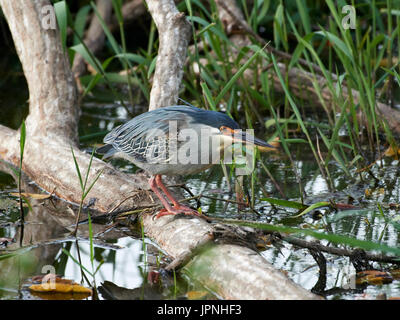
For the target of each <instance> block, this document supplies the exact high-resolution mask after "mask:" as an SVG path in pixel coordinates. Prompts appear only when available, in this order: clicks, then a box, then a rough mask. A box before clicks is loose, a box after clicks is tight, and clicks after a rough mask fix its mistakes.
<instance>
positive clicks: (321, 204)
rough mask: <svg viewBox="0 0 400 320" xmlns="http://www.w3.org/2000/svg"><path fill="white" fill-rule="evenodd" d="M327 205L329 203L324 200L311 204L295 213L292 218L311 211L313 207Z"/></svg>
mask: <svg viewBox="0 0 400 320" xmlns="http://www.w3.org/2000/svg"><path fill="white" fill-rule="evenodd" d="M329 205H330V203H329V202H326V201H321V202H317V203H314V204H312V205H311V206H309V207H308V208H307V209H305V210H303V211H302V212H300V213H299V214H297V215H295V216H294V217H293V218H298V217H301V216H303V215H305V214H307V213H309V212H310V211H313V210H314V209H317V208H321V207H327V206H329Z"/></svg>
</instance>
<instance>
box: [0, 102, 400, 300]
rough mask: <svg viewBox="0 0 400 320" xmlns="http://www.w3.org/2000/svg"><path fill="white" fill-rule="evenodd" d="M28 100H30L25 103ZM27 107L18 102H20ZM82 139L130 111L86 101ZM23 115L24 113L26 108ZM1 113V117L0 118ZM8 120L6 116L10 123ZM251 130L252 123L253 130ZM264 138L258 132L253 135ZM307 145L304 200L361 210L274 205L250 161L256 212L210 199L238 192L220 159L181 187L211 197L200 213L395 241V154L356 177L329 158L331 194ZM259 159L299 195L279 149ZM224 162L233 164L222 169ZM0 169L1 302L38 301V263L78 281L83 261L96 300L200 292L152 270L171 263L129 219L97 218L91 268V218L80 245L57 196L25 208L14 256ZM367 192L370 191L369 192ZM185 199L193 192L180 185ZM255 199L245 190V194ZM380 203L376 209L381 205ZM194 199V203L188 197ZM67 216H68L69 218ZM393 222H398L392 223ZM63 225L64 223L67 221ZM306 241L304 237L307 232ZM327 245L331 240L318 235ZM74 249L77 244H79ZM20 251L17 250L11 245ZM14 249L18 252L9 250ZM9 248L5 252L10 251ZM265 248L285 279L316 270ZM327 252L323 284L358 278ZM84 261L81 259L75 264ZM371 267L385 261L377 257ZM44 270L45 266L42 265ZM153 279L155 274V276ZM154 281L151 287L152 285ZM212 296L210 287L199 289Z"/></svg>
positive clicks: (126, 167)
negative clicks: (303, 211)
mask: <svg viewBox="0 0 400 320" xmlns="http://www.w3.org/2000/svg"><path fill="white" fill-rule="evenodd" d="M25 106H26V105H25ZM22 110H24V109H22ZM144 110H145V107H140V106H139V107H137V108H136V109H135V110H134V111H135V112H136V113H140V112H143V111H144ZM82 111H83V112H82V118H81V127H80V129H79V134H80V136H81V146H82V148H86V147H89V146H90V145H91V144H93V143H100V142H101V140H102V136H103V135H104V134H105V132H107V131H108V130H111V129H112V128H113V127H115V126H117V125H119V124H121V123H123V122H124V121H126V119H127V112H126V110H125V109H124V108H123V107H121V106H119V105H117V104H104V103H98V102H95V101H88V102H86V103H85V105H84V106H83V109H82ZM2 112H6V113H7V112H9V113H10V114H12V113H13V110H11V109H8V110H5V109H3V110H2ZM24 112H25V111H24ZM2 119H7V117H2ZM15 121H16V120H15V119H14V118H12V123H6V124H7V125H12V126H14V127H15ZM256 132H257V130H256ZM259 137H260V138H264V137H263V136H262V133H261V135H260V134H259ZM305 146H306V145H304V144H303V145H300V144H298V145H292V150H291V151H292V152H293V155H294V159H295V161H294V165H295V168H296V170H297V173H298V175H299V176H300V177H301V183H302V186H303V188H304V191H305V194H306V195H307V197H306V198H305V202H306V203H308V204H311V203H315V202H318V201H328V200H333V201H334V202H335V203H348V201H349V199H351V201H352V204H353V205H355V206H357V208H358V209H357V212H354V211H339V212H335V211H332V210H328V209H327V208H321V209H320V212H321V214H322V218H321V219H319V218H316V216H315V215H313V214H307V215H305V216H303V217H300V218H295V219H294V218H293V216H294V215H296V213H297V211H296V210H295V209H288V208H283V207H279V206H276V207H273V206H271V205H270V204H269V203H268V202H266V201H261V200H260V199H262V198H263V197H266V196H268V197H274V198H278V199H280V198H281V195H280V194H279V192H278V191H277V189H276V187H275V185H274V183H273V182H272V181H271V180H270V179H269V178H268V176H267V175H266V173H265V171H264V169H263V168H262V166H260V164H258V165H257V167H256V169H255V170H256V173H255V179H254V180H253V182H254V199H255V203H254V208H253V209H254V210H251V209H249V208H247V209H246V210H244V211H240V212H239V211H238V209H237V205H236V204H234V203H230V202H225V201H220V200H215V199H212V198H219V199H225V200H232V199H235V193H234V192H233V191H229V187H231V189H232V188H233V183H234V181H233V180H231V181H229V183H228V182H227V180H226V179H225V178H224V176H223V173H222V170H221V168H220V167H219V166H216V167H214V168H212V169H211V170H209V171H206V172H203V173H201V174H199V175H196V176H190V177H187V179H186V186H187V187H188V188H189V189H190V190H191V192H192V193H193V194H195V195H196V194H200V193H203V194H204V195H207V196H209V197H210V198H202V199H201V206H202V210H203V212H206V213H208V214H209V215H210V216H213V217H223V218H233V219H242V220H252V221H260V222H268V223H272V224H275V225H278V224H281V223H282V224H285V225H288V226H292V227H303V228H309V229H312V230H316V231H326V230H330V231H332V232H334V233H336V234H341V235H345V236H349V237H355V238H357V239H361V240H369V241H374V242H377V243H378V242H381V243H384V244H387V245H389V246H393V247H396V246H399V228H398V225H396V220H397V221H398V209H396V208H395V207H394V206H392V207H391V208H390V207H389V206H385V204H398V203H400V199H399V197H400V179H399V163H398V161H397V160H393V159H390V158H385V159H384V160H382V163H381V165H382V168H380V166H378V165H375V166H373V167H372V169H371V172H372V174H373V175H374V176H375V177H376V178H377V179H376V180H375V179H373V178H371V176H369V175H368V174H363V177H362V178H361V177H360V176H359V175H358V174H357V173H355V172H354V171H351V176H352V177H355V178H353V179H350V178H349V177H347V176H346V175H345V174H344V173H343V171H342V170H341V169H340V167H338V166H337V165H335V164H334V163H332V164H331V165H330V166H329V169H330V174H331V177H332V181H333V183H334V186H335V189H336V190H338V191H336V192H335V193H331V192H329V187H328V184H327V182H326V181H325V179H324V177H322V175H321V174H320V173H319V171H318V167H317V165H316V162H315V159H314V158H313V157H312V154H311V152H304V148H306V147H305ZM261 161H263V162H264V164H265V165H266V166H267V167H268V169H269V170H270V172H271V174H272V175H273V177H274V178H275V180H276V181H277V183H279V185H280V187H281V189H282V190H283V192H284V194H285V195H286V197H287V198H288V199H289V200H295V201H299V200H300V199H299V185H298V183H297V180H296V176H295V174H294V169H293V167H292V166H291V164H290V161H289V160H288V158H287V157H286V156H285V155H284V153H283V152H282V153H269V154H263V155H262V156H261ZM113 163H114V165H116V166H118V167H119V169H120V170H122V171H125V172H135V170H136V168H135V167H134V166H133V165H132V164H130V163H127V162H124V161H114V160H113ZM228 169H229V168H228ZM1 170H3V172H1V171H0V238H10V239H12V238H14V239H15V240H16V242H14V243H10V244H9V245H8V246H7V247H6V246H4V245H3V246H2V247H1V248H0V249H1V250H2V251H1V256H0V259H1V260H0V270H1V272H0V299H39V298H43V296H41V297H38V296H37V295H33V294H32V293H30V292H29V290H28V286H29V285H30V283H31V282H30V278H31V277H32V276H36V275H43V274H44V273H46V272H47V271H43V270H44V269H43V268H44V267H45V268H46V266H47V267H48V266H52V267H54V271H55V272H56V273H57V274H60V275H62V276H64V277H65V278H67V279H72V280H74V281H75V282H78V283H80V282H81V281H82V283H84V284H85V285H87V283H86V280H85V279H84V278H83V277H82V272H81V266H83V267H84V268H86V269H87V270H88V272H85V273H86V274H87V276H88V275H89V273H94V271H96V270H97V271H96V272H95V275H94V276H93V277H92V276H88V278H89V282H91V283H95V284H96V287H97V289H98V291H99V292H98V294H99V298H100V299H104V298H107V297H109V295H110V292H112V294H111V296H113V297H119V298H124V299H129V298H137V299H150V298H157V299H159V298H160V299H173V298H188V297H190V296H191V295H190V293H192V292H203V291H204V290H205V289H204V288H201V287H199V286H198V284H195V283H193V282H192V281H191V280H190V279H188V278H187V277H181V276H180V275H179V274H177V277H176V278H175V279H174V277H173V275H172V274H166V273H163V272H161V273H158V271H159V267H160V266H165V265H166V264H167V263H168V259H167V257H165V256H164V255H163V253H162V252H161V251H160V250H159V248H157V246H156V244H154V243H152V242H151V241H150V240H149V239H147V238H142V237H141V230H138V229H137V226H132V225H131V224H130V223H129V221H127V222H126V223H125V224H123V225H119V226H116V227H114V228H112V229H110V230H108V227H109V225H107V224H104V223H94V224H93V232H94V234H95V235H96V241H95V243H94V259H93V266H92V262H91V257H90V244H89V241H88V228H87V225H81V226H80V230H81V231H82V233H81V236H80V238H79V240H78V242H76V241H75V240H73V239H71V238H69V232H70V230H71V228H70V227H71V226H72V223H71V221H72V220H71V210H76V207H74V206H72V205H70V204H67V203H64V202H63V201H60V200H56V199H52V200H49V199H46V200H35V199H32V200H31V202H30V205H31V206H32V210H29V212H28V209H25V210H26V211H27V216H26V226H25V230H24V246H26V247H27V248H28V250H26V252H23V253H21V254H19V251H18V250H17V249H18V247H19V244H18V239H19V228H18V224H17V221H18V219H19V208H18V203H17V199H16V197H11V196H10V195H9V193H10V192H16V189H17V186H16V183H15V181H14V179H13V178H12V176H11V174H10V173H11V172H10V170H8V169H7V166H6V165H3V166H2V167H1ZM245 185H246V186H248V187H249V188H248V189H249V193H251V188H250V186H251V176H248V177H245ZM24 188H25V189H28V190H29V191H28V192H32V193H38V192H40V190H37V188H35V187H34V186H33V185H25V186H24ZM366 190H367V191H366ZM183 194H184V195H185V196H187V197H188V196H190V195H189V194H187V193H186V192H185V191H183ZM250 199H251V196H250ZM378 204H380V205H381V207H382V212H380V210H379V208H378ZM192 205H195V203H194V202H193V203H192ZM68 221H69V222H68ZM393 221H394V223H393ZM67 222H68V223H67ZM303 238H305V239H307V240H311V238H309V237H303ZM322 243H323V244H328V242H327V241H322ZM78 249H79V250H78ZM14 250H17V251H14ZM12 253H18V254H17V255H15V256H10V254H12ZM7 254H8V256H7ZM262 255H263V256H264V257H265V258H266V259H267V260H268V261H269V262H271V263H272V264H273V265H274V266H275V267H276V268H278V269H281V270H284V271H286V272H287V274H288V276H289V277H290V278H291V279H293V280H294V281H295V282H296V283H298V284H300V285H301V286H303V287H304V288H306V289H309V290H311V289H312V288H313V287H314V285H315V284H316V282H317V280H318V276H319V268H318V266H317V264H316V262H315V260H314V259H313V258H312V256H311V255H310V254H309V251H308V250H307V249H301V248H294V247H293V246H291V245H289V244H287V243H284V242H281V243H280V246H279V247H274V246H270V245H267V246H266V247H265V248H264V249H263V251H262ZM324 256H325V258H326V259H327V283H326V289H332V288H343V287H344V286H346V284H347V282H348V281H349V279H350V280H351V277H352V276H353V275H354V273H355V270H354V267H353V266H352V264H351V263H350V262H349V259H348V258H346V257H341V256H334V255H330V254H324ZM79 261H80V262H79ZM373 266H374V267H377V268H380V269H382V268H384V266H380V265H379V264H376V263H375V264H373ZM45 270H47V269H45ZM154 277H157V279H158V280H157V279H156V280H154ZM154 283H157V285H154ZM382 293H385V294H386V295H387V296H388V297H398V296H400V282H399V280H396V279H394V280H393V281H392V282H391V283H389V284H384V285H367V286H364V287H355V288H353V289H352V288H350V289H348V290H336V291H335V292H332V294H330V295H328V296H327V298H328V299H364V298H371V299H374V298H376V296H378V295H380V294H382ZM200 296H201V297H203V298H204V297H205V298H213V295H212V294H211V293H207V294H206V295H200Z"/></svg>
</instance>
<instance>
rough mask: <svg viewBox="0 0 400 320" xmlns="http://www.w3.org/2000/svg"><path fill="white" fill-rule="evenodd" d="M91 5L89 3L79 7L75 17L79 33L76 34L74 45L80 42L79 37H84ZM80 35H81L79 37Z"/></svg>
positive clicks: (75, 27)
mask: <svg viewBox="0 0 400 320" xmlns="http://www.w3.org/2000/svg"><path fill="white" fill-rule="evenodd" d="M90 9H91V7H90V6H89V5H86V6H83V7H82V8H80V9H79V11H78V13H77V14H76V17H75V22H74V29H75V32H76V33H77V34H74V42H73V43H74V45H77V44H79V43H80V40H79V37H80V38H83V34H84V32H85V25H86V19H87V16H88V14H89V11H90ZM78 36H79V37H78Z"/></svg>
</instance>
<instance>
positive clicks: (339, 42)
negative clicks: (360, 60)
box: [314, 31, 353, 61]
mask: <svg viewBox="0 0 400 320" xmlns="http://www.w3.org/2000/svg"><path fill="white" fill-rule="evenodd" d="M314 34H319V35H322V36H324V37H326V38H328V40H329V41H330V42H331V43H333V44H334V45H335V46H336V48H338V49H340V51H342V52H343V53H344V54H345V55H346V56H347V57H348V58H349V59H350V60H351V61H353V55H352V54H351V52H350V51H349V49H348V48H347V46H346V44H345V43H344V42H343V41H342V40H340V39H339V38H338V37H337V36H335V35H334V34H333V33H330V32H329V31H316V32H314ZM334 48H335V47H334Z"/></svg>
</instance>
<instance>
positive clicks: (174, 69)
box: [146, 0, 190, 110]
mask: <svg viewBox="0 0 400 320" xmlns="http://www.w3.org/2000/svg"><path fill="white" fill-rule="evenodd" d="M146 2H147V5H148V7H149V11H150V14H151V16H152V17H153V20H154V23H155V24H156V26H157V30H158V36H159V48H158V56H157V65H156V70H155V73H154V80H153V87H152V89H151V93H150V105H149V110H154V109H157V108H159V107H164V106H169V105H174V104H176V102H177V100H178V95H179V88H180V85H181V80H182V76H183V66H184V63H185V59H186V51H187V46H188V43H189V37H190V24H189V23H188V22H187V20H186V18H185V15H184V14H183V13H180V12H179V11H178V9H177V8H176V6H175V3H174V1H173V0H147V1H146Z"/></svg>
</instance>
